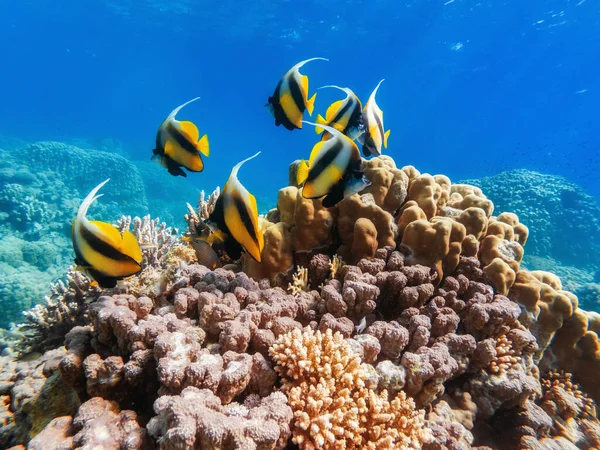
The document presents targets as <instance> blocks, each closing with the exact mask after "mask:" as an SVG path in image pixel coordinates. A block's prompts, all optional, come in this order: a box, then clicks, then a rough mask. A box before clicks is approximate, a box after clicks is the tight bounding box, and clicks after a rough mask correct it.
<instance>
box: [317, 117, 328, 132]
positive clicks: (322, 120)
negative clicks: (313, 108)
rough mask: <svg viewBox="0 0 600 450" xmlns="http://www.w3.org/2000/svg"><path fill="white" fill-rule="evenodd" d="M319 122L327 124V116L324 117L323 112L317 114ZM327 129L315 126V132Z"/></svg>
mask: <svg viewBox="0 0 600 450" xmlns="http://www.w3.org/2000/svg"><path fill="white" fill-rule="evenodd" d="M317 123H318V124H319V125H327V120H325V117H323V116H322V115H321V114H317ZM324 130H325V129H324V128H321V127H318V126H317V127H315V132H316V133H317V134H321V133H322V132H323V131H324Z"/></svg>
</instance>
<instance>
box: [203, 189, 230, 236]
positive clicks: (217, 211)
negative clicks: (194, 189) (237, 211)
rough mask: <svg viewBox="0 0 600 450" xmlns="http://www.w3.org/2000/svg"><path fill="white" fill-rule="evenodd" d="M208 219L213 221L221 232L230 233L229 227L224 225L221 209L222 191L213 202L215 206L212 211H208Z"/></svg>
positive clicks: (223, 214)
mask: <svg viewBox="0 0 600 450" xmlns="http://www.w3.org/2000/svg"><path fill="white" fill-rule="evenodd" d="M208 220H209V221H210V222H212V223H214V224H215V225H217V228H218V229H219V230H221V231H222V232H223V233H225V234H227V235H230V234H231V233H230V232H229V229H228V228H227V225H225V211H224V209H223V193H221V195H219V197H218V198H217V202H216V203H215V208H214V209H213V212H212V213H210V216H209V217H208Z"/></svg>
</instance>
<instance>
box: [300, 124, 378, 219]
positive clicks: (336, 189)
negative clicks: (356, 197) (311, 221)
mask: <svg viewBox="0 0 600 450" xmlns="http://www.w3.org/2000/svg"><path fill="white" fill-rule="evenodd" d="M305 123H307V124H309V125H314V126H320V127H322V128H323V129H325V130H326V131H327V132H329V133H330V134H331V135H332V138H331V139H328V140H326V141H319V142H317V144H316V145H315V146H314V147H313V149H312V151H311V153H310V159H309V160H308V162H306V161H301V162H300V164H299V165H298V171H297V174H296V178H297V183H298V185H303V186H302V196H303V197H304V198H310V199H315V198H321V197H323V196H325V198H324V199H323V206H324V207H325V208H331V207H333V206H335V205H336V204H337V203H339V202H340V201H341V200H342V199H344V198H346V197H349V196H351V195H353V194H355V193H357V192H360V191H362V190H363V189H364V188H366V187H367V186H369V185H370V184H371V182H370V181H369V180H368V179H367V178H366V177H365V176H364V172H363V164H362V159H361V157H360V151H359V150H358V147H357V146H356V144H355V143H354V141H353V140H352V139H350V138H349V137H348V136H346V135H345V134H343V133H341V132H340V131H338V130H336V129H335V128H332V127H330V126H328V125H318V124H315V123H310V122H305Z"/></svg>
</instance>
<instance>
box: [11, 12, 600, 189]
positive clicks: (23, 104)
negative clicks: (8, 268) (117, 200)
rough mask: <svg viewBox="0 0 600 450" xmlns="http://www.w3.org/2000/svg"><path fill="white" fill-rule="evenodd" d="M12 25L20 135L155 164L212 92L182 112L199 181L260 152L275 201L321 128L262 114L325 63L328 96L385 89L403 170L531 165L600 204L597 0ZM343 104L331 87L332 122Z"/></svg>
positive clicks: (15, 123) (43, 15) (461, 171)
mask: <svg viewBox="0 0 600 450" xmlns="http://www.w3.org/2000/svg"><path fill="white" fill-rule="evenodd" d="M0 15H1V17H3V25H2V27H1V28H0V52H1V54H2V57H3V58H2V60H3V64H2V70H1V71H0V81H1V82H2V86H3V89H2V101H1V102H0V119H1V120H0V134H3V135H9V136H15V137H19V138H22V139H24V140H28V141H35V140H39V139H44V140H50V139H52V140H63V141H68V140H70V139H74V138H85V139H86V140H88V141H90V142H94V140H97V141H102V140H103V139H107V138H110V139H114V140H117V141H120V142H121V143H122V145H123V147H124V149H126V151H127V153H128V155H129V156H130V157H131V158H133V159H139V160H147V159H149V158H150V156H151V152H150V150H151V149H152V148H153V144H154V136H155V132H156V129H157V127H158V125H159V124H160V123H161V121H162V120H163V119H164V118H165V117H166V115H167V114H168V113H169V112H170V111H171V110H172V109H173V108H174V107H176V106H177V105H179V104H181V103H183V102H184V101H187V100H189V99H191V98H193V97H195V96H200V97H201V100H200V101H199V102H196V103H194V104H192V105H190V106H189V107H187V108H186V109H185V110H184V111H182V113H181V114H180V116H179V118H180V119H188V120H193V121H194V122H196V123H197V124H198V126H199V128H200V131H201V133H208V135H209V138H210V141H211V145H212V155H211V157H210V158H208V159H207V161H206V169H205V171H204V172H203V173H201V174H192V176H190V177H188V179H190V180H191V181H192V182H193V183H195V184H196V185H197V186H198V187H200V188H204V189H207V190H211V189H212V188H213V187H214V186H215V185H217V184H221V185H222V184H223V183H224V181H225V180H226V178H227V176H228V174H229V170H230V167H231V166H232V165H233V164H234V163H235V162H237V161H238V160H240V159H243V158H245V157H246V156H249V155H251V154H253V153H254V152H255V151H258V150H261V151H262V152H263V153H262V155H261V156H260V159H257V160H255V161H253V162H252V166H250V165H248V167H247V168H245V169H244V172H242V173H241V174H240V178H241V179H242V180H243V182H244V184H245V185H246V186H247V187H248V189H250V190H251V191H252V192H254V193H255V194H256V195H257V196H263V197H270V198H274V196H275V193H276V191H277V189H279V188H280V187H281V186H284V185H285V184H286V183H287V176H288V174H287V166H288V164H289V163H290V162H291V161H292V160H294V159H297V158H300V157H307V156H308V154H309V152H310V149H311V147H312V145H313V143H314V141H315V135H314V133H313V131H312V130H311V129H310V128H308V129H304V130H295V131H293V132H289V131H287V130H285V129H284V128H283V127H279V128H275V127H274V126H273V120H272V117H271V116H270V115H269V114H268V112H267V111H266V110H265V109H264V108H263V105H264V104H265V103H266V100H267V97H268V96H269V95H271V94H272V92H273V89H274V87H275V84H276V83H277V81H278V79H279V78H280V77H281V75H283V73H285V71H286V70H287V69H288V68H289V67H291V66H292V65H293V64H295V63H296V62H298V61H300V60H302V59H306V58H309V57H314V56H323V57H327V58H329V59H330V61H329V62H323V61H315V62H311V63H309V64H307V65H306V66H305V67H304V69H303V71H302V72H303V73H305V74H307V75H308V76H309V79H310V91H311V93H312V92H313V91H314V89H316V88H317V87H319V86H322V85H325V84H338V85H341V86H348V87H351V88H352V89H353V90H354V91H355V92H356V93H357V94H358V95H359V97H361V98H362V99H363V101H366V98H367V97H368V95H369V93H370V92H371V90H372V89H373V88H374V87H375V85H376V84H377V82H378V81H379V80H380V79H382V78H385V82H384V83H383V84H382V86H381V89H380V91H379V94H378V98H377V100H378V103H379V105H380V106H381V107H382V109H383V110H384V111H385V121H386V127H389V128H391V130H392V133H391V137H390V149H389V152H388V153H389V154H390V155H391V156H392V157H394V158H395V159H396V161H397V163H398V165H405V164H413V165H415V166H416V167H418V168H419V170H421V171H422V172H429V173H444V174H447V175H449V176H450V177H451V178H452V179H461V178H473V177H481V176H486V175H493V174H495V173H498V172H500V171H502V170H506V169H510V168H529V169H534V170H538V171H542V172H546V173H553V174H558V175H563V176H565V177H566V178H568V179H569V180H571V181H573V182H575V183H577V184H579V185H581V186H582V187H584V188H585V189H586V190H587V191H588V192H589V193H590V194H592V195H594V196H595V197H596V198H597V199H600V183H598V173H600V158H599V151H598V149H599V144H600V128H599V127H598V125H597V111H598V104H599V103H600V80H599V78H598V76H597V75H598V61H600V4H599V3H598V2H595V1H591V0H574V1H569V0H553V1H535V2H519V1H491V0H490V1H480V2H474V1H467V0H446V1H444V0H439V1H390V0H372V1H358V0H356V1H351V0H349V1H339V0H333V1H328V2H316V1H312V0H305V1H302V2H292V1H287V0H280V1H270V2H267V1H222V2H207V1H191V0H170V1H166V0H164V1H160V0H145V1H142V0H137V1H133V0H129V1H125V0H121V1H118V0H106V1H98V2H81V1H74V0H63V1H59V2H56V1H47V0H36V1H27V0H22V1H19V2H2V3H0ZM336 98H339V93H337V92H335V91H332V90H323V91H320V92H319V94H318V96H317V106H316V111H318V112H321V113H323V112H324V110H325V109H326V107H327V105H328V104H329V103H330V102H331V101H332V100H334V99H336ZM102 176H103V175H102V174H100V173H98V174H96V173H94V167H90V177H93V178H97V179H98V180H102ZM156 189H157V190H160V189H161V186H160V185H157V186H156Z"/></svg>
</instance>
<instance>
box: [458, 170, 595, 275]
mask: <svg viewBox="0 0 600 450" xmlns="http://www.w3.org/2000/svg"><path fill="white" fill-rule="evenodd" d="M466 183H469V184H473V185H475V186H479V187H480V188H482V189H483V190H484V191H485V193H486V195H487V197H488V198H490V199H491V200H492V201H493V202H494V205H495V207H496V210H499V211H503V212H508V211H510V212H513V213H515V214H516V215H518V216H519V219H520V220H521V222H523V223H526V224H527V226H528V227H529V230H530V234H531V235H530V239H529V243H528V244H527V253H528V255H535V256H540V257H544V258H552V259H555V260H557V261H558V262H560V263H561V264H563V265H567V266H575V267H583V268H586V269H587V270H588V271H594V270H598V269H600V261H599V259H598V256H597V255H598V253H599V252H600V208H599V207H598V205H597V203H596V202H595V201H594V199H593V198H592V197H591V196H589V195H588V194H586V193H585V192H584V191H583V189H582V188H580V187H579V186H577V185H575V184H573V183H571V182H569V181H568V180H566V179H565V178H563V177H560V176H556V175H546V174H541V173H538V172H533V171H530V170H524V169H523V170H511V171H506V172H502V173H500V174H498V175H496V176H493V177H488V178H482V179H479V180H469V181H467V182H466ZM507 192H510V193H511V194H510V195H506V193H507ZM567 236H568V238H567V239H565V237H567Z"/></svg>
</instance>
